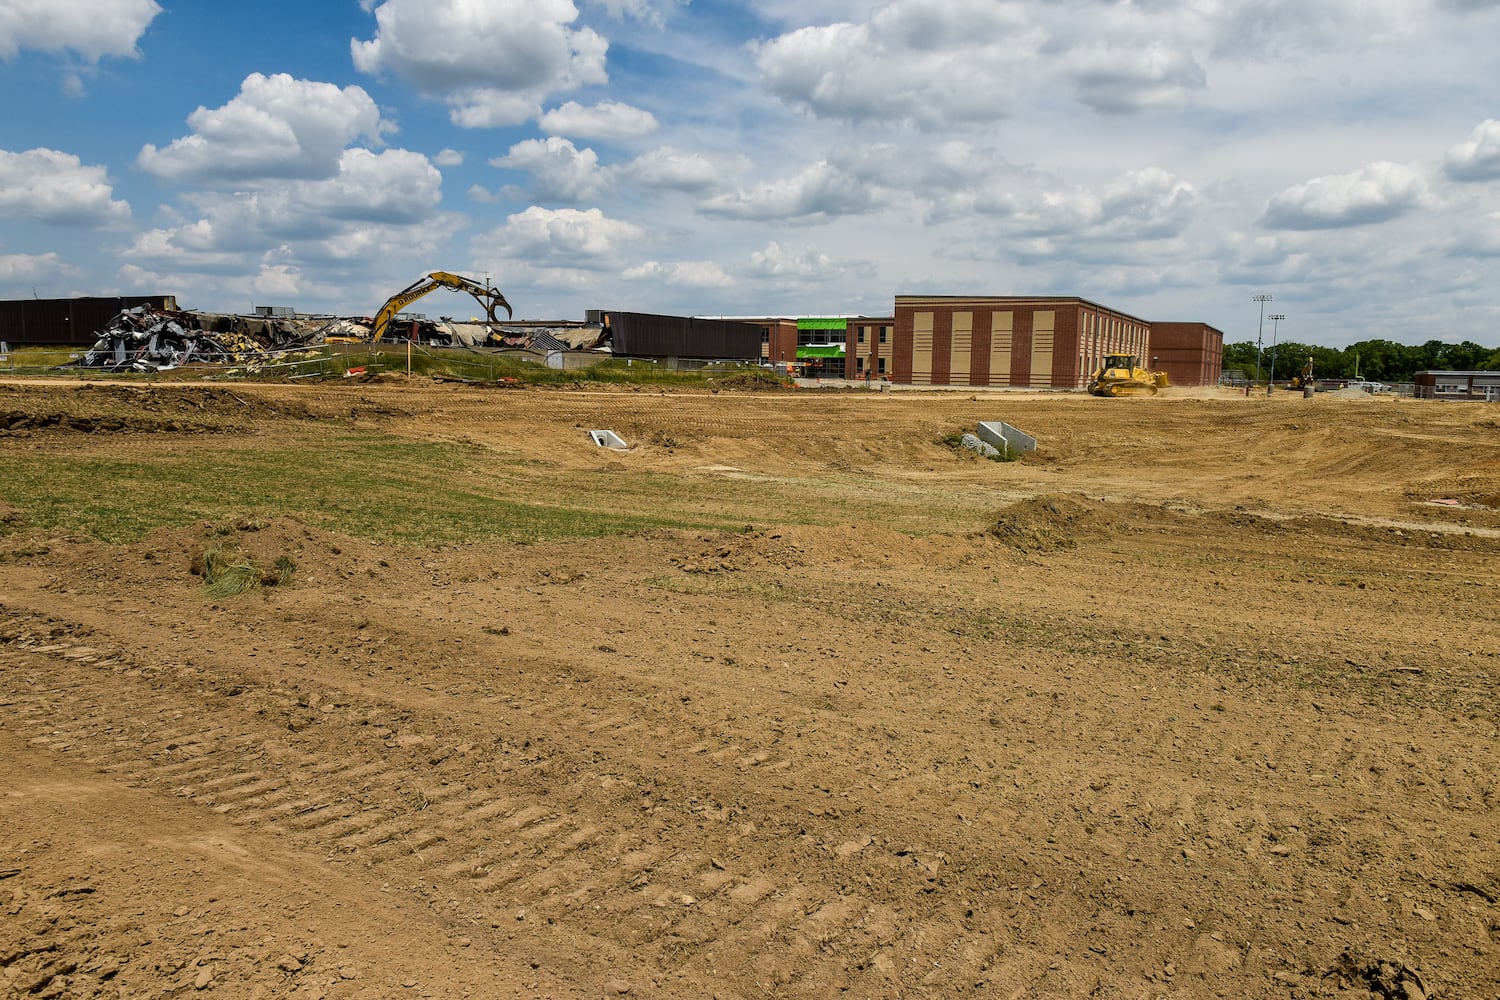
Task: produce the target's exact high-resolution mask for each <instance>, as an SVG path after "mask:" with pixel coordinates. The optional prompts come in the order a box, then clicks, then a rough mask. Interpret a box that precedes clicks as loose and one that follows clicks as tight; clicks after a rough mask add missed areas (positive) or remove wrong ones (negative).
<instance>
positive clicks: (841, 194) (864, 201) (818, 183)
mask: <svg viewBox="0 0 1500 1000" xmlns="http://www.w3.org/2000/svg"><path fill="white" fill-rule="evenodd" d="M878 207H879V204H878V199H877V198H876V193H875V189H874V187H873V186H872V185H870V184H868V183H867V182H865V181H864V180H862V179H861V178H858V177H856V176H853V175H851V174H849V173H846V172H844V171H842V170H839V169H838V168H837V167H835V166H833V165H832V164H830V163H828V162H827V161H819V162H817V163H814V164H812V165H811V166H809V167H807V168H806V169H804V170H802V171H801V172H799V173H798V174H796V175H795V176H793V177H789V178H785V179H782V180H778V181H772V182H769V183H766V184H761V185H758V186H756V187H752V188H747V189H742V190H739V191H734V192H730V193H728V194H722V195H718V196H716V197H713V198H710V199H709V200H708V201H706V202H704V203H703V204H702V205H700V206H699V210H700V211H701V212H703V213H704V214H705V215H717V216H724V217H727V218H731V219H758V220H762V221H773V220H782V221H796V220H808V219H814V218H826V217H832V216H839V215H858V214H862V213H865V212H870V211H874V210H875V209H876V208H878Z"/></svg>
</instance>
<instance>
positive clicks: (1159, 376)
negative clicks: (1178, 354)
mask: <svg viewBox="0 0 1500 1000" xmlns="http://www.w3.org/2000/svg"><path fill="white" fill-rule="evenodd" d="M1166 384H1167V373H1166V372H1149V371H1147V370H1146V369H1144V368H1142V367H1141V366H1140V359H1138V358H1137V357H1136V356H1135V355H1134V354H1106V355H1105V356H1104V363H1103V364H1101V365H1100V366H1099V367H1098V368H1097V369H1095V371H1094V374H1093V375H1092V376H1090V377H1089V392H1091V393H1093V394H1094V395H1095V396H1154V395H1156V392H1157V390H1158V389H1163V388H1165V387H1166Z"/></svg>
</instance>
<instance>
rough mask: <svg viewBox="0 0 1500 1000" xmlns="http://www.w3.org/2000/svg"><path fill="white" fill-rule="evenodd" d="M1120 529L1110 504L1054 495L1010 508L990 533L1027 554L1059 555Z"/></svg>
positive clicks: (1023, 502) (994, 524)
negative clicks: (1110, 510)
mask: <svg viewBox="0 0 1500 1000" xmlns="http://www.w3.org/2000/svg"><path fill="white" fill-rule="evenodd" d="M1118 527H1120V523H1119V519H1118V518H1116V517H1113V516H1112V515H1111V514H1110V513H1109V509H1108V505H1107V504H1105V503H1103V502H1100V501H1094V500H1089V499H1086V498H1084V497H1080V496H1073V495H1059V494H1052V495H1047V496H1039V497H1032V498H1030V499H1028V500H1022V501H1020V502H1019V503H1016V504H1013V505H1011V506H1010V507H1007V508H1006V509H1005V511H1004V512H1002V513H1001V514H1000V516H999V517H998V518H996V520H995V522H994V523H993V524H991V525H990V527H989V531H988V533H989V534H990V535H992V536H994V537H995V538H998V539H999V540H1000V541H1001V542H1003V543H1005V544H1006V545H1009V546H1011V547H1013V548H1017V549H1021V550H1023V551H1026V552H1058V551H1063V550H1067V549H1075V548H1077V547H1078V543H1079V540H1080V539H1090V538H1100V537H1103V536H1104V535H1106V534H1107V533H1109V531H1110V530H1111V529H1112V528H1118Z"/></svg>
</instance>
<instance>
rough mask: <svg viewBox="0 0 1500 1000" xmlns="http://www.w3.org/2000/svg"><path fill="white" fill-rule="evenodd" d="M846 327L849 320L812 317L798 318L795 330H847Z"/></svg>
mask: <svg viewBox="0 0 1500 1000" xmlns="http://www.w3.org/2000/svg"><path fill="white" fill-rule="evenodd" d="M848 328H849V321H848V320H846V319H841V318H837V317H835V318H833V319H819V318H817V317H814V318H812V319H799V320H798V321H797V330H798V331H799V332H800V331H802V330H847V329H848Z"/></svg>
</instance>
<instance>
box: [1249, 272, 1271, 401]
mask: <svg viewBox="0 0 1500 1000" xmlns="http://www.w3.org/2000/svg"><path fill="white" fill-rule="evenodd" d="M1273 299H1274V296H1270V295H1266V294H1265V293H1264V292H1262V293H1261V294H1260V295H1256V296H1252V297H1251V299H1250V301H1251V302H1259V303H1260V322H1259V323H1257V324H1256V326H1255V381H1256V384H1257V385H1258V384H1259V383H1260V348H1261V343H1262V341H1263V338H1264V336H1265V330H1266V303H1267V302H1271V301H1273Z"/></svg>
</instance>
